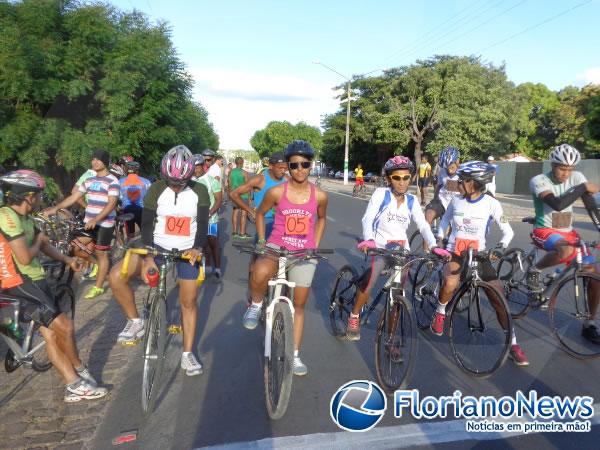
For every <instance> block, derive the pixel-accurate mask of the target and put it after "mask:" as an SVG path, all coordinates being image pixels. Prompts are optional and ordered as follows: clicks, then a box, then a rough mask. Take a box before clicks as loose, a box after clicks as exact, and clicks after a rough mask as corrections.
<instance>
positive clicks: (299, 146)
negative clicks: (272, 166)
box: [284, 140, 315, 161]
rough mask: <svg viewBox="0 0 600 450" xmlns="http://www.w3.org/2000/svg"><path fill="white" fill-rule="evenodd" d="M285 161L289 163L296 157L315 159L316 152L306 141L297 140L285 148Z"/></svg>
mask: <svg viewBox="0 0 600 450" xmlns="http://www.w3.org/2000/svg"><path fill="white" fill-rule="evenodd" d="M284 154H285V160H286V161H289V160H290V158H291V157H292V156H294V155H299V156H304V157H305V158H308V159H313V158H314V157H315V151H314V149H313V148H312V147H311V146H310V144H309V143H308V142H306V141H302V140H296V141H294V142H292V143H291V144H290V145H288V146H287V147H286V148H285V151H284Z"/></svg>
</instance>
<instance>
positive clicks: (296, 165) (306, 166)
mask: <svg viewBox="0 0 600 450" xmlns="http://www.w3.org/2000/svg"><path fill="white" fill-rule="evenodd" d="M311 165H312V162H310V161H302V162H291V163H288V167H289V168H290V170H298V169H299V168H300V167H302V168H303V169H310V166H311Z"/></svg>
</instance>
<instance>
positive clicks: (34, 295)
mask: <svg viewBox="0 0 600 450" xmlns="http://www.w3.org/2000/svg"><path fill="white" fill-rule="evenodd" d="M0 183H1V184H2V191H3V192H4V200H5V203H6V206H4V207H2V208H0V253H1V255H2V257H1V258H0V284H1V287H2V290H3V292H4V293H5V294H7V295H9V296H12V297H16V298H18V299H19V300H20V301H21V308H22V309H21V312H22V314H23V315H24V318H25V319H26V320H34V321H35V322H36V323H37V324H39V325H40V328H39V330H40V333H41V334H42V336H43V338H44V341H45V342H46V351H47V353H48V358H49V360H50V361H51V362H52V364H53V365H54V367H55V368H56V370H58V372H59V373H60V375H61V376H62V378H63V380H64V381H65V384H66V387H65V395H64V401H65V402H70V403H72V402H78V401H80V400H91V399H96V398H100V397H104V396H105V395H106V393H107V390H106V388H103V387H98V385H97V383H96V380H94V378H93V377H92V375H91V374H90V372H89V371H88V369H87V368H86V366H85V364H83V363H82V362H81V359H80V358H79V354H78V351H77V345H76V342H75V333H74V327H73V322H72V321H71V319H69V317H68V316H67V315H66V314H65V312H66V311H65V309H66V307H67V305H61V304H60V299H56V298H55V297H54V294H53V293H52V290H51V289H50V286H49V285H48V283H47V282H46V279H45V274H44V269H43V268H42V265H41V264H40V261H39V258H38V255H39V254H40V252H43V253H45V254H46V255H48V256H49V257H50V258H53V259H56V260H58V261H62V262H64V263H65V264H67V265H69V266H70V267H71V268H72V269H73V270H75V271H79V270H80V262H79V260H78V259H77V258H72V257H69V256H66V255H63V254H61V253H60V252H59V251H58V250H56V249H55V248H54V247H53V246H52V245H50V243H49V241H48V237H47V236H46V235H44V234H43V233H41V232H40V231H39V230H37V229H36V228H35V222H34V221H33V219H32V218H31V217H30V215H29V214H30V213H31V212H32V211H34V210H35V209H37V208H38V207H39V206H40V202H41V200H40V197H41V193H42V191H43V190H44V188H45V187H46V183H45V182H44V179H43V178H42V177H41V176H40V175H39V174H38V173H36V172H34V171H32V170H17V171H14V172H10V173H8V174H6V175H4V176H3V177H1V178H0ZM68 306H70V305H68Z"/></svg>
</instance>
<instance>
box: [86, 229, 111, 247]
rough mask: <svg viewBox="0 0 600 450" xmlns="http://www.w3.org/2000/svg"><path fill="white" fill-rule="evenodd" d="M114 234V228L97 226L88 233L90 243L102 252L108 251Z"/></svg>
mask: <svg viewBox="0 0 600 450" xmlns="http://www.w3.org/2000/svg"><path fill="white" fill-rule="evenodd" d="M114 233H115V227H101V226H98V225H97V226H96V227H95V228H94V229H93V230H92V231H91V232H90V234H91V235H92V241H93V242H94V248H95V249H96V250H101V251H104V252H106V251H108V250H110V248H111V243H112V240H113V234H114Z"/></svg>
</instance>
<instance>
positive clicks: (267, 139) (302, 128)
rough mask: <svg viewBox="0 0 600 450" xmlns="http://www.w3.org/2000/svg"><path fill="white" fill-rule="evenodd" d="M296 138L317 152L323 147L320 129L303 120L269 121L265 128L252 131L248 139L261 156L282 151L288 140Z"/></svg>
mask: <svg viewBox="0 0 600 450" xmlns="http://www.w3.org/2000/svg"><path fill="white" fill-rule="evenodd" d="M296 139H302V140H305V141H307V142H308V143H309V144H310V145H312V147H313V148H314V149H315V150H316V151H317V154H318V153H319V152H320V150H321V148H322V147H323V139H322V136H321V131H320V130H319V129H318V128H317V127H313V126H310V125H307V124H306V123H304V122H299V123H297V124H296V125H293V124H291V123H290V122H287V121H272V122H269V123H268V124H267V126H266V127H265V128H263V129H261V130H258V131H256V132H255V133H254V135H253V136H252V138H251V139H250V145H252V148H254V150H256V152H257V153H258V155H259V156H260V157H261V158H263V157H265V156H269V155H271V154H272V153H273V152H277V151H283V149H285V147H287V145H288V144H289V143H290V142H292V141H293V140H296Z"/></svg>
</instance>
